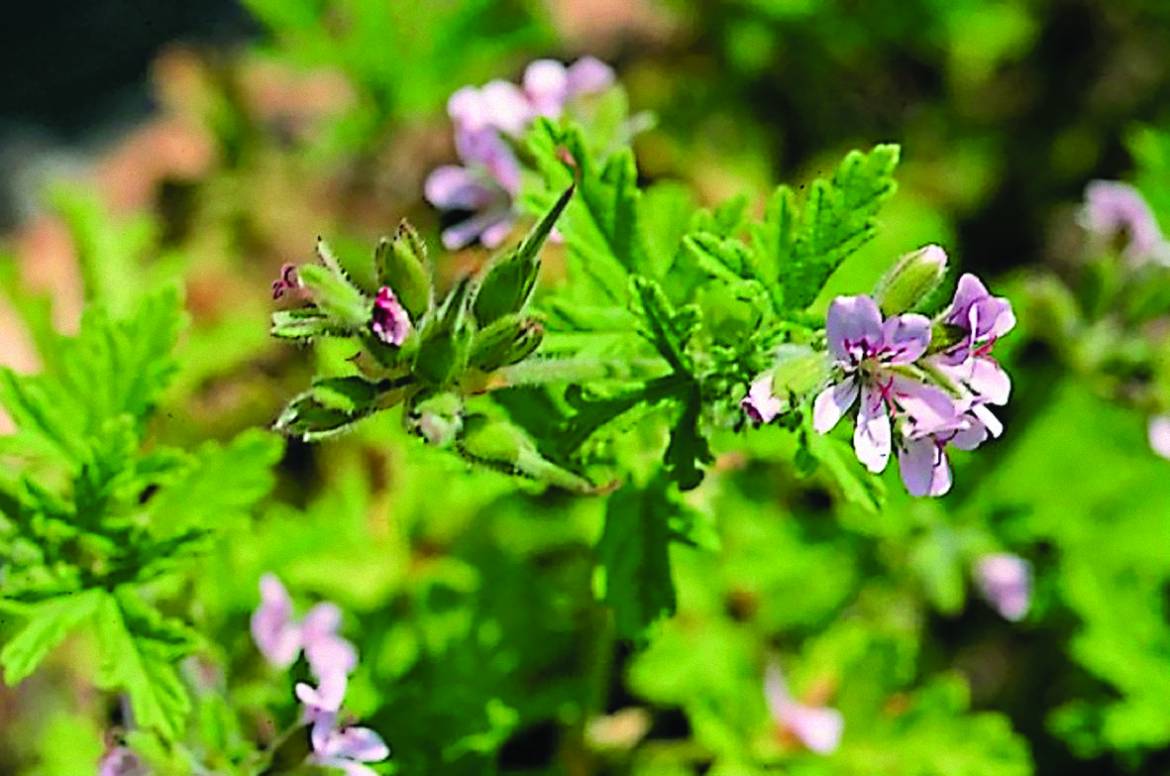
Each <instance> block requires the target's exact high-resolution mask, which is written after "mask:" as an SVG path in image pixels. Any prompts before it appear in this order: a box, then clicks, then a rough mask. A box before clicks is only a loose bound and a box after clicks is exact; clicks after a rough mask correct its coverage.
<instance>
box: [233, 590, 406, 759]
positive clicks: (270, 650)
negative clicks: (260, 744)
mask: <svg viewBox="0 0 1170 776" xmlns="http://www.w3.org/2000/svg"><path fill="white" fill-rule="evenodd" d="M340 625H341V610H340V609H338V608H337V606H335V605H334V604H331V603H320V604H317V605H316V606H314V607H313V608H312V609H310V610H309V611H308V613H306V614H305V616H304V618H303V619H301V620H299V621H298V620H296V619H295V618H294V617H293V608H292V599H291V598H290V597H289V595H288V591H287V590H285V588H284V585H282V584H281V583H280V580H279V579H277V578H276V577H275V576H273V575H271V574H265V575H264V576H263V577H262V578H261V579H260V606H259V607H258V608H257V609H256V611H255V613H254V614H253V615H252V638H253V640H254V641H255V642H256V647H257V648H258V649H259V650H260V652H261V653H262V654H263V655H264V657H265V658H266V659H267V660H268V662H269V663H271V664H272V665H273V666H275V667H277V668H288V667H289V666H291V665H292V664H293V663H294V662H296V659H297V657H298V656H299V655H300V654H301V652H302V651H303V652H304V655H305V660H306V661H307V662H308V664H309V670H310V672H311V673H312V674H313V677H314V678H315V679H316V680H317V686H316V687H313V686H311V685H309V684H307V683H305V682H298V683H297V685H296V696H297V698H298V700H300V701H301V703H302V704H303V705H304V720H305V722H306V723H308V724H309V725H310V726H311V730H310V734H309V737H310V741H311V743H312V753H311V754H310V755H309V762H310V763H311V764H313V765H320V766H323V767H331V768H340V769H343V770H344V771H345V772H346V773H347V774H349V776H373V774H374V771H373V770H372V769H370V768H369V767H367V766H365V765H363V764H362V763H367V762H379V761H381V760H385V759H386V758H387V757H389V756H390V750H389V748H387V746H386V744H385V742H383V741H382V738H381V737H380V736H379V735H378V734H377V733H376V732H374V731H373V730H370V729H369V728H364V727H356V726H352V725H346V724H340V719H339V716H340V711H341V702H342V700H343V699H344V698H345V690H346V686H347V685H348V683H349V674H350V672H351V671H353V669H354V667H355V666H356V665H357V650H355V649H354V646H353V645H352V644H350V643H349V642H348V641H347V640H346V639H344V638H342V637H341V636H339V635H338V633H337V629H338V627H339V626H340Z"/></svg>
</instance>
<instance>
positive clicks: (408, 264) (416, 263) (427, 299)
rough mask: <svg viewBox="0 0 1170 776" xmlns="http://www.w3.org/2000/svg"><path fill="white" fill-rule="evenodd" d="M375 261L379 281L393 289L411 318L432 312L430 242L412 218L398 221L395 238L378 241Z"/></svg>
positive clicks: (433, 294) (415, 318)
mask: <svg viewBox="0 0 1170 776" xmlns="http://www.w3.org/2000/svg"><path fill="white" fill-rule="evenodd" d="M374 264H375V266H376V267H377V271H378V282H379V283H380V284H381V285H383V286H389V287H390V289H391V290H393V291H394V294H395V295H396V296H397V297H398V301H399V302H400V303H401V304H402V306H403V307H405V308H406V311H407V312H408V313H410V318H411V320H412V321H415V322H417V321H418V320H419V319H421V318H422V317H423V316H424V315H426V314H427V313H428V312H430V310H431V308H432V307H433V306H434V302H435V291H434V284H433V283H432V282H431V268H430V261H429V260H428V258H427V246H426V243H425V242H423V240H422V238H421V237H419V234H418V232H416V231H415V229H414V227H413V226H411V225H410V223H409V222H407V221H405V220H404V221H402V223H400V224H399V225H398V232H397V233H396V234H395V235H394V239H393V240H390V239H387V238H385V237H383V238H382V239H381V240H379V241H378V247H377V248H376V249H375V250H374Z"/></svg>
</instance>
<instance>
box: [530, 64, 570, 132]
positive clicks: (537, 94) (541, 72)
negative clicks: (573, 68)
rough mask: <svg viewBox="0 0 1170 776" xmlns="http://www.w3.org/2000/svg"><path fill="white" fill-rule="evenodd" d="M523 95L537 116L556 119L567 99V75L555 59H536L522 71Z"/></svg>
mask: <svg viewBox="0 0 1170 776" xmlns="http://www.w3.org/2000/svg"><path fill="white" fill-rule="evenodd" d="M524 93H525V94H526V95H527V96H528V100H529V101H530V102H531V104H532V109H533V111H534V112H535V113H536V115H538V116H548V117H550V118H556V117H557V116H560V115H561V111H563V110H564V108H565V100H567V99H568V97H569V75H568V71H567V70H566V69H565V66H564V65H563V64H561V63H560V62H557V61H556V60H555V59H538V60H536V61H535V62H533V63H532V64H530V65H529V66H528V68H527V69H526V70H525V71H524Z"/></svg>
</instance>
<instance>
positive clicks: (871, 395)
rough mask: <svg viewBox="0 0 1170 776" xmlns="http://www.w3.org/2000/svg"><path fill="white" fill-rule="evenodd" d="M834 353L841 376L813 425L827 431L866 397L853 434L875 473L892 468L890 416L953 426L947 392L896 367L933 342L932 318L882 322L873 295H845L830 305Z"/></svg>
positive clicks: (927, 428)
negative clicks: (931, 337)
mask: <svg viewBox="0 0 1170 776" xmlns="http://www.w3.org/2000/svg"><path fill="white" fill-rule="evenodd" d="M825 328H826V336H827V338H828V345H829V352H830V354H831V355H832V357H833V359H834V361H835V365H836V368H837V370H838V372H839V374H840V379H839V380H838V381H837V382H835V383H833V384H831V385H829V387H827V388H825V389H824V390H823V391H822V392H821V393H820V394H819V395H818V396H817V397H816V400H815V402H814V403H813V428H814V429H815V430H816V431H817V433H819V434H827V433H828V432H829V431H831V430H832V429H833V427H835V426H836V425H837V423H838V422H839V421H840V420H841V418H842V417H843V416H844V415H845V413H846V412H848V410H849V409H850V407H852V406H853V404H854V402H856V401H857V400H858V398H859V397H860V400H861V407H860V409H859V411H858V415H857V425H856V427H855V429H854V434H853V449H854V452H855V453H856V454H857V458H858V460H860V461H861V462H862V463H863V464H865V466H866V468H867V469H869V470H870V471H871V472H874V473H878V472H881V471H883V470H884V469H885V468H886V464H887V463H888V462H889V458H890V452H891V449H892V441H891V428H892V423H891V416H893V417H894V418H896V419H899V420H903V421H904V422H908V423H911V424H912V425H913V427H914V428H915V429H917V430H918V431H919V433H929V432H931V431H933V430H935V429H940V428H944V427H949V425H950V424H952V423H953V422H954V419H955V416H956V414H958V410H957V408H956V406H955V403H954V401H953V400H952V399H951V397H949V396H948V395H947V394H946V393H944V392H943V391H941V390H939V389H938V388H935V387H933V386H930V385H927V384H926V383H924V382H921V381H919V380H917V379H914V378H912V377H909V376H907V375H906V374H904V373H902V372H901V371H899V370H898V369H897V367H905V366H909V365H910V364H913V363H914V362H915V361H917V360H918V358H919V357H921V356H922V355H923V354H924V353H925V352H926V349H927V347H928V346H929V345H930V320H929V319H927V318H926V317H925V316H922V315H916V314H913V313H907V314H904V315H896V316H892V317H890V318H887V319H885V320H884V321H883V320H882V314H881V311H880V310H878V307H877V304H876V303H875V302H874V301H873V299H871V298H870V297H868V296H839V297H837V298H836V299H834V300H833V303H832V304H831V305H830V306H829V313H828V320H827V323H826V327H825Z"/></svg>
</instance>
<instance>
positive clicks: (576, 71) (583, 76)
mask: <svg viewBox="0 0 1170 776" xmlns="http://www.w3.org/2000/svg"><path fill="white" fill-rule="evenodd" d="M568 76H569V97H577V96H580V95H583V94H596V93H597V92H603V91H605V90H606V89H608V88H609V87H610V86H612V85H613V81H614V74H613V68H612V67H610V66H609V65H607V64H605V63H604V62H602V61H601V60H600V59H598V58H597V57H589V56H585V57H581V58H580V59H578V60H577V61H576V62H574V63H573V64H571V65H569V70H568Z"/></svg>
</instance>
